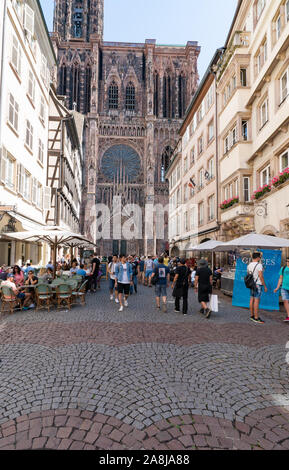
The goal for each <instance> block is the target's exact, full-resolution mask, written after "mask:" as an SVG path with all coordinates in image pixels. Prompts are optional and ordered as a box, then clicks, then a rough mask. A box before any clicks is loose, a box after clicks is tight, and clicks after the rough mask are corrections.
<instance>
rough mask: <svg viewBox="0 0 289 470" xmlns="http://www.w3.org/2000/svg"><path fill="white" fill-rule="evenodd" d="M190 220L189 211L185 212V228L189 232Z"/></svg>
mask: <svg viewBox="0 0 289 470" xmlns="http://www.w3.org/2000/svg"><path fill="white" fill-rule="evenodd" d="M188 222H189V220H188V213H187V212H185V214H184V229H185V232H187V231H188V230H189V223H188Z"/></svg>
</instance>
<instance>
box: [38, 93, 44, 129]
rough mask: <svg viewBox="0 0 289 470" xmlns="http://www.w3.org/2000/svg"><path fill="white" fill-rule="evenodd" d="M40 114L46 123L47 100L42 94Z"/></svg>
mask: <svg viewBox="0 0 289 470" xmlns="http://www.w3.org/2000/svg"><path fill="white" fill-rule="evenodd" d="M39 116H40V119H41V121H42V122H43V123H44V121H45V101H44V98H43V96H41V98H40V112H39Z"/></svg>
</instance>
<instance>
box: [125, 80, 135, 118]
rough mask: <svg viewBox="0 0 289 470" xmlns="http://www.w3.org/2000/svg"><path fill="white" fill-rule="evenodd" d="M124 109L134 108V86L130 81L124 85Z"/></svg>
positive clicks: (131, 109) (132, 109)
mask: <svg viewBox="0 0 289 470" xmlns="http://www.w3.org/2000/svg"><path fill="white" fill-rule="evenodd" d="M125 109H127V110H128V111H134V110H135V87H134V85H133V83H132V82H129V84H128V85H127V87H126V93H125Z"/></svg>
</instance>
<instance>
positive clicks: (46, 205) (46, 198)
mask: <svg viewBox="0 0 289 470" xmlns="http://www.w3.org/2000/svg"><path fill="white" fill-rule="evenodd" d="M50 208H51V188H50V186H44V188H43V209H44V210H46V211H48V210H50Z"/></svg>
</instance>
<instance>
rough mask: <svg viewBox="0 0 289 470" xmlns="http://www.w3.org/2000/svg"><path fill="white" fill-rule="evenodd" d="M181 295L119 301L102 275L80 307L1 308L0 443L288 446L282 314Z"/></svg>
mask: <svg viewBox="0 0 289 470" xmlns="http://www.w3.org/2000/svg"><path fill="white" fill-rule="evenodd" d="M189 304H190V311H189V315H188V316H187V317H183V315H181V314H177V313H175V312H174V304H173V299H172V297H169V304H168V306H169V308H168V313H166V314H165V313H161V312H159V311H157V309H156V308H155V304H154V289H153V288H151V289H149V288H145V287H140V288H139V293H138V294H137V295H133V296H131V297H130V298H129V307H128V308H127V309H125V310H124V312H121V313H120V312H118V306H117V305H116V304H115V303H114V302H110V300H109V295H108V291H107V284H106V283H103V284H102V289H101V291H98V292H97V293H96V294H88V295H87V305H86V306H85V307H73V308H72V310H71V311H67V310H65V309H64V310H60V311H56V310H53V311H50V312H47V311H45V310H41V311H40V312H35V311H26V312H18V313H15V314H13V315H11V316H8V315H2V316H1V317H0V360H1V362H0V403H1V407H0V449H44V448H45V449H105V450H108V449H159V450H167V449H176V450H178V449H186V450H189V449H190V450H192V449H260V448H261V449H289V381H288V378H289V377H288V375H289V374H288V372H289V365H288V364H287V363H286V354H287V353H288V350H289V344H288V350H286V344H287V342H288V341H289V326H288V325H286V324H284V323H283V321H282V320H283V318H284V314H282V313H279V312H262V317H263V318H264V319H265V320H266V324H265V325H256V324H254V323H252V322H250V320H249V319H248V315H249V314H248V310H246V309H237V308H233V307H232V306H231V299H230V298H228V297H224V296H220V312H219V313H217V314H212V317H211V319H210V320H206V319H205V318H204V317H203V316H202V315H201V314H200V313H198V311H199V305H198V303H197V301H196V297H195V294H194V293H193V291H192V290H191V291H190V301H189Z"/></svg>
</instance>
